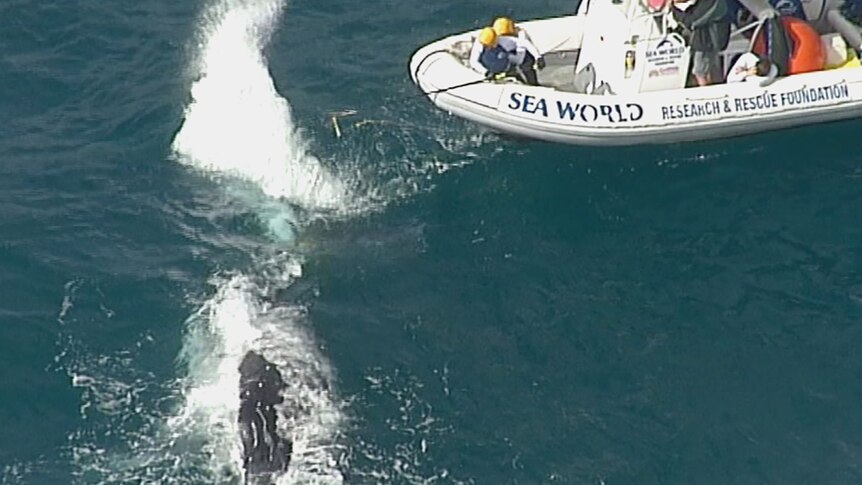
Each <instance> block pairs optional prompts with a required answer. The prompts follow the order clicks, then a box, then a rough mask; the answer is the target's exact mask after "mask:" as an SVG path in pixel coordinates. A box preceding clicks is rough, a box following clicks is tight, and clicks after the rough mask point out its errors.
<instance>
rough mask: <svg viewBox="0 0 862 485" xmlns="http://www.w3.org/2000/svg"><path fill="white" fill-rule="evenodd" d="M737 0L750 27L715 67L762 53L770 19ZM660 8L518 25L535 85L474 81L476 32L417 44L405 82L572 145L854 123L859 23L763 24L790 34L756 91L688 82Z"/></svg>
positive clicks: (749, 0) (599, 11)
mask: <svg viewBox="0 0 862 485" xmlns="http://www.w3.org/2000/svg"><path fill="white" fill-rule="evenodd" d="M814 1H817V0H814ZM821 1H822V2H823V3H824V5H825V4H826V3H827V2H828V3H829V8H828V9H827V8H826V7H824V13H822V15H821V17H822V16H826V15H827V13H825V12H827V11H828V15H829V16H832V17H834V15H835V14H836V13H837V12H836V9H835V6H834V5H832V4H833V3H835V2H834V0H821ZM740 3H742V4H743V6H744V7H746V8H747V9H748V11H750V12H751V14H752V17H753V22H752V23H750V24H748V25H745V26H742V27H739V28H737V29H736V30H734V31H733V32H732V34H731V40H730V43H729V45H728V47H727V49H725V50H724V51H722V52H721V53H720V56H721V59H722V65H723V69H724V72H726V71H727V69H729V68H730V66H731V65H732V64H733V61H734V59H735V58H736V57H738V56H739V55H741V54H743V53H745V52H752V51H754V52H760V53H764V52H765V48H764V45H763V40H762V38H763V37H764V35H765V31H766V30H767V29H765V28H764V25H765V23H766V22H768V21H770V20H771V19H773V18H775V17H777V16H778V13H777V12H776V10H775V9H773V8H772V7H771V6H770V5H769V3H768V2H767V0H740ZM806 5H807V3H806ZM670 9H671V6H670V2H667V1H662V0H583V1H582V2H581V5H580V7H579V9H578V12H577V14H576V15H571V16H565V17H556V18H548V19H541V20H533V21H528V22H519V23H518V29H519V30H520V29H523V30H524V31H526V32H528V33H529V35H530V38H531V39H532V41H533V43H534V44H535V45H536V46H537V47H538V49H539V50H540V51H541V52H542V55H543V58H544V62H545V64H546V66H545V68H544V69H542V70H540V71H539V85H538V86H527V85H525V84H523V83H521V82H518V81H517V80H514V79H512V78H506V79H502V80H494V79H491V80H486V79H484V78H483V74H481V73H478V72H476V71H474V70H473V69H471V68H470V66H469V62H468V58H469V55H470V50H471V48H472V47H473V44H474V42H475V41H476V35H477V33H478V31H473V32H465V33H462V34H456V35H453V36H450V37H446V38H443V39H440V40H438V41H435V42H432V43H430V44H428V45H426V46H424V47H422V48H420V49H418V50H417V51H416V52H415V53H414V54H413V56H412V58H411V61H410V75H411V78H412V80H413V81H414V82H415V83H416V85H417V86H418V87H419V88H420V89H421V90H422V92H423V93H424V95H425V96H427V97H428V98H429V99H430V100H431V101H432V102H433V103H434V104H435V105H436V106H438V107H439V108H441V109H443V110H445V111H448V112H449V113H451V114H454V115H456V116H459V117H461V118H465V119H467V120H470V121H473V122H476V123H478V124H480V125H483V126H486V127H488V128H491V129H493V130H496V131H500V132H504V133H508V134H512V135H516V136H521V137H524V136H526V137H531V138H537V139H541V140H548V141H555V142H564V143H574V144H583V145H635V144H642V143H673V142H680V141H693V140H704V139H712V138H721V137H729V136H739V135H746V134H751V133H756V132H761V131H767V130H775V129H781V128H788V127H793V126H800V125H807V124H814V123H822V122H828V121H833V120H840V119H848V118H856V117H859V116H862V69H860V68H859V61H858V58H857V53H856V50H855V48H856V47H855V46H854V45H853V43H854V42H855V39H856V38H857V36H858V35H859V27H857V26H853V29H854V30H852V31H850V30H848V29H847V24H849V22H847V23H842V22H831V23H830V22H819V23H817V24H816V25H815V26H812V25H810V24H807V23H805V22H804V21H802V20H798V19H792V20H790V19H791V18H790V17H781V18H780V19H775V20H774V21H773V22H776V21H777V22H776V23H778V24H781V25H783V26H784V29H785V30H786V31H787V32H788V35H787V37H789V38H790V39H791V42H790V44H792V45H791V46H787V47H788V49H789V51H788V53H789V59H787V60H786V62H787V65H788V69H787V72H788V73H789V75H787V76H783V77H779V78H777V79H775V80H774V81H771V82H770V83H764V84H763V85H761V83H750V82H737V83H722V84H713V85H709V86H704V87H692V86H690V84H691V82H690V81H689V74H690V73H689V66H690V63H691V59H692V54H693V53H692V52H691V49H690V46H689V43H688V40H687V39H686V37H685V36H684V35H682V33H681V32H679V30H678V28H677V27H676V25H675V22H674V20H673V18H672V16H671V15H670ZM832 17H830V20H834V19H832ZM809 18H811V17H810V16H809ZM842 18H843V17H842ZM845 20H846V19H845ZM834 24H837V25H841V26H842V28H841V29H840V30H839V29H836V28H834V27H832V25H834ZM850 25H852V24H850ZM815 27H816V28H817V29H821V30H819V31H817V30H815ZM854 33H855V34H854ZM848 37H849V38H848ZM759 39H761V40H759ZM848 44H849V45H848Z"/></svg>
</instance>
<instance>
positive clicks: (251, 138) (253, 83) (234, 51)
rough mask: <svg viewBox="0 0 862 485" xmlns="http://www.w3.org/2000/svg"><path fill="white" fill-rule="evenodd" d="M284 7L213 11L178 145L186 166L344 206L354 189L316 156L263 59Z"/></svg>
mask: <svg viewBox="0 0 862 485" xmlns="http://www.w3.org/2000/svg"><path fill="white" fill-rule="evenodd" d="M283 6H284V5H283V2H281V1H276V0H269V1H267V0H258V1H252V0H248V1H242V0H225V1H222V2H220V3H218V4H217V5H216V6H214V7H213V8H212V9H211V10H210V11H209V12H208V15H207V17H206V18H207V19H208V20H207V21H206V22H205V25H204V28H203V42H202V49H201V52H200V59H199V73H198V74H199V76H200V78H199V80H198V81H197V82H195V83H194V85H193V87H192V91H191V96H192V101H191V102H190V104H189V105H188V106H187V108H186V111H185V120H184V122H183V125H182V127H181V128H180V130H179V132H178V133H177V135H176V137H175V139H174V142H173V147H172V148H173V150H174V152H175V153H176V155H177V158H178V159H179V160H180V161H181V162H183V163H186V164H188V165H191V166H194V167H197V168H199V169H202V170H205V171H210V172H215V173H217V174H228V175H232V176H236V177H240V178H243V179H246V180H249V181H251V182H253V183H255V184H257V185H258V186H259V187H260V188H261V190H263V192H264V193H266V194H267V195H269V196H271V197H279V198H281V197H283V198H285V199H287V200H289V201H290V202H292V203H295V204H297V205H299V206H302V207H304V208H308V209H313V210H337V209H339V208H340V207H343V206H344V205H345V203H346V201H347V200H348V199H349V197H350V195H349V191H348V189H347V187H346V186H345V184H344V183H342V182H341V181H340V180H339V179H338V178H336V177H334V176H333V175H332V174H330V173H329V172H328V171H327V170H326V169H325V167H324V166H323V165H322V164H321V162H320V161H319V160H318V159H317V158H315V157H314V156H312V155H311V154H309V153H308V151H307V144H306V142H305V141H304V140H303V138H302V136H301V134H300V133H299V132H298V130H297V128H296V127H295V126H294V124H293V120H292V117H291V112H290V106H289V105H288V104H287V101H286V100H285V99H284V98H283V97H282V96H280V95H279V93H278V92H277V91H276V89H275V85H274V83H273V80H272V77H271V76H270V73H269V70H268V68H267V65H266V62H265V58H264V56H263V48H264V47H265V44H266V43H267V41H268V40H269V36H270V34H271V31H272V30H273V28H274V27H275V25H276V24H277V22H278V19H279V18H280V14H281V12H282V10H283Z"/></svg>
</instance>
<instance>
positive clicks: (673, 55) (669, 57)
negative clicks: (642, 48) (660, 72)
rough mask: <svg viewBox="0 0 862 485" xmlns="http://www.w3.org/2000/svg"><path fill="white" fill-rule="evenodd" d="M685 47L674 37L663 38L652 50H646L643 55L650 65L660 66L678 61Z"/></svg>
mask: <svg viewBox="0 0 862 485" xmlns="http://www.w3.org/2000/svg"><path fill="white" fill-rule="evenodd" d="M684 53H685V46H684V45H683V44H682V43H681V42H680V41H679V40H678V39H677V38H676V37H665V38H664V39H662V40H661V41H659V43H658V44H656V46H655V47H653V48H647V50H646V52H645V55H646V60H647V62H649V63H650V64H653V65H656V66H662V65H666V64H671V63H673V62H674V61H676V60H678V59H680V58H681V57H682V55H683V54H684Z"/></svg>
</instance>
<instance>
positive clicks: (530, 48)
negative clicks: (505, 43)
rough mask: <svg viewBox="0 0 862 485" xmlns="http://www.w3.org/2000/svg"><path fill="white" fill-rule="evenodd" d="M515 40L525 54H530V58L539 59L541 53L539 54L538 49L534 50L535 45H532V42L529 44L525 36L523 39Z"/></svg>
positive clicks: (519, 37)
mask: <svg viewBox="0 0 862 485" xmlns="http://www.w3.org/2000/svg"><path fill="white" fill-rule="evenodd" d="M517 39H518V44H519V45H520V46H521V47H523V48H524V49H525V50H526V51H527V52H529V53H530V54H532V56H533V57H534V58H536V59H539V58H540V57H542V53H541V52H539V49H538V48H536V45H535V44H533V43H532V42H530V41H529V40H527V38H526V36H525V37H521V36H518V37H517Z"/></svg>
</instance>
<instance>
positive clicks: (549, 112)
mask: <svg viewBox="0 0 862 485" xmlns="http://www.w3.org/2000/svg"><path fill="white" fill-rule="evenodd" d="M507 108H509V109H510V110H513V111H520V112H523V113H527V114H530V115H535V116H541V117H543V118H549V119H559V120H563V121H575V122H582V123H596V122H601V123H629V122H632V121H638V120H640V119H641V118H643V115H644V109H643V107H641V105H639V104H637V103H613V104H611V103H608V104H591V103H571V102H568V101H566V102H562V101H554V102H553V104H551V103H550V102H548V100H547V99H545V98H543V97H541V96H531V95H528V94H522V93H518V92H513V93H512V94H511V95H510V96H509V104H508V105H507Z"/></svg>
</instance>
